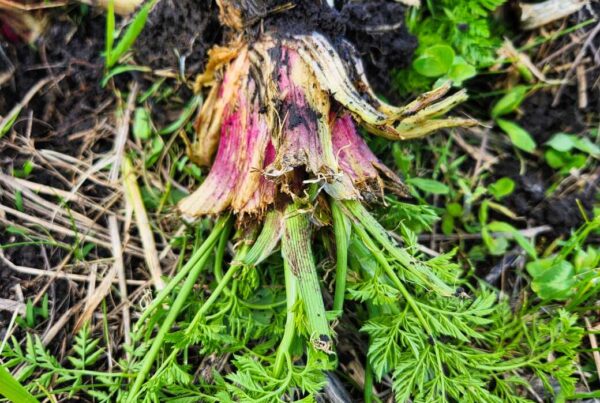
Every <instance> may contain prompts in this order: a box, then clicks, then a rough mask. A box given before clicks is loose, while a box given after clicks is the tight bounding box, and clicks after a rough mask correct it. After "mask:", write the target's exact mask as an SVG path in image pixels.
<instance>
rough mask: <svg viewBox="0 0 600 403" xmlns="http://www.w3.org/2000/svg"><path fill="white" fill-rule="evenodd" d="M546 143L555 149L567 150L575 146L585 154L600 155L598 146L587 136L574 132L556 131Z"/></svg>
mask: <svg viewBox="0 0 600 403" xmlns="http://www.w3.org/2000/svg"><path fill="white" fill-rule="evenodd" d="M546 145H548V146H549V147H552V148H553V149H554V150H556V151H561V152H567V151H571V150H572V149H573V148H576V149H577V150H579V151H583V152H584V153H586V154H589V155H593V156H600V147H598V146H597V145H596V144H594V143H592V142H591V141H590V139H589V138H587V137H581V136H578V135H575V134H567V133H557V134H555V135H554V136H552V138H551V139H550V140H548V142H546Z"/></svg>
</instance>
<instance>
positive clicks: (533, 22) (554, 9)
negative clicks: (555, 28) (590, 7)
mask: <svg viewBox="0 0 600 403" xmlns="http://www.w3.org/2000/svg"><path fill="white" fill-rule="evenodd" d="M586 4H588V0H547V1H544V2H542V3H536V4H521V25H522V27H523V28H524V29H535V28H539V27H541V26H543V25H546V24H548V23H550V22H552V21H556V20H559V19H561V18H564V17H567V16H569V15H571V14H573V13H575V12H577V11H579V10H580V9H581V8H582V7H583V6H585V5H586Z"/></svg>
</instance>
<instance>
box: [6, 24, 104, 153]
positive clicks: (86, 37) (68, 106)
mask: <svg viewBox="0 0 600 403" xmlns="http://www.w3.org/2000/svg"><path fill="white" fill-rule="evenodd" d="M104 26H105V21H104V18H103V17H100V16H98V17H96V16H91V15H88V16H86V17H84V18H83V20H82V21H80V22H79V23H78V22H75V21H73V20H72V19H70V18H67V17H65V16H64V15H61V17H60V18H58V19H55V20H54V21H53V23H52V24H51V25H50V27H49V29H48V31H47V32H46V33H45V34H44V35H43V36H42V37H40V39H39V40H38V41H37V42H36V44H35V47H33V48H32V47H30V46H28V45H26V44H23V43H17V44H14V43H4V44H3V48H4V49H5V52H6V54H7V57H8V58H9V59H10V60H11V62H12V64H13V65H14V66H15V72H14V75H13V77H12V79H11V80H10V81H9V82H8V83H6V84H5V86H4V87H3V88H2V91H3V94H4V96H3V97H0V114H1V115H4V114H5V113H6V112H7V111H8V110H10V109H11V108H12V107H13V106H14V104H15V103H16V102H18V101H19V100H20V99H22V98H23V96H24V95H25V93H26V92H27V91H29V89H30V88H31V87H33V86H34V85H35V84H36V83H37V82H38V81H39V80H41V79H44V78H46V77H52V78H54V79H55V80H54V81H53V83H52V85H49V87H48V88H47V89H46V90H44V91H41V92H40V93H38V94H37V95H36V96H35V97H34V99H33V100H32V101H31V102H30V103H29V105H28V107H27V110H26V111H24V113H22V116H27V112H28V111H32V112H33V121H34V123H35V126H34V129H35V130H33V131H32V133H33V134H35V135H37V136H41V135H45V134H47V133H50V132H53V133H59V134H65V133H73V132H77V131H81V130H86V129H89V128H90V127H92V126H93V125H94V123H95V121H96V118H97V114H96V111H97V110H98V108H100V106H101V105H102V104H104V103H106V100H107V99H110V97H109V95H108V92H107V91H105V90H104V89H102V88H101V87H100V81H101V79H102V68H103V60H102V57H101V52H102V50H103V47H104V45H103V41H102V40H98V38H103V37H104V29H105V28H104ZM15 129H16V130H18V129H19V125H18V124H17V126H16V127H15ZM56 138H57V140H59V142H60V140H61V138H62V139H63V140H65V138H64V137H63V136H56ZM61 145H62V146H64V147H66V148H67V149H68V148H71V147H73V143H72V142H69V144H58V145H57V146H58V147H59V149H61V150H62V149H63V147H61Z"/></svg>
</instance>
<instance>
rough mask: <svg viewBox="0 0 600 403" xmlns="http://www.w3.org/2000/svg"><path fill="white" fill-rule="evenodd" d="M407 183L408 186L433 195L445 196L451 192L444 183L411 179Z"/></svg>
mask: <svg viewBox="0 0 600 403" xmlns="http://www.w3.org/2000/svg"><path fill="white" fill-rule="evenodd" d="M407 182H408V184H410V185H412V186H414V187H416V188H418V189H421V190H422V191H424V192H427V193H431V194H440V195H445V194H448V192H450V189H449V188H448V186H446V185H444V184H443V183H442V182H438V181H436V180H433V179H425V178H410V179H409V180H407Z"/></svg>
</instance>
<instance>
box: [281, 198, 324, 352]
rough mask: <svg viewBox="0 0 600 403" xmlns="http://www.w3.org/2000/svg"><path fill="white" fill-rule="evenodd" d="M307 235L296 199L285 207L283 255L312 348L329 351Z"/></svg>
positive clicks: (320, 296) (306, 218)
mask: <svg viewBox="0 0 600 403" xmlns="http://www.w3.org/2000/svg"><path fill="white" fill-rule="evenodd" d="M310 235H311V234H310V222H309V220H308V217H307V216H306V213H304V212H301V211H300V210H299V208H298V203H294V204H292V205H290V206H289V207H288V208H287V210H286V218H285V231H284V235H283V239H282V242H281V250H282V254H283V259H284V261H285V262H286V263H287V264H288V265H289V268H290V271H291V273H292V274H293V276H294V277H295V279H296V281H297V282H298V290H299V294H300V298H301V300H302V303H303V305H304V310H305V312H306V318H307V320H308V333H309V335H310V340H311V343H312V345H313V347H314V348H315V349H317V350H321V351H324V352H326V353H329V352H330V350H331V343H332V340H331V331H330V329H329V323H328V322H327V317H326V314H325V304H324V303H323V296H322V295H321V287H320V284H319V277H318V276H317V268H316V266H315V262H314V258H313V254H312V248H311V239H310Z"/></svg>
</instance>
